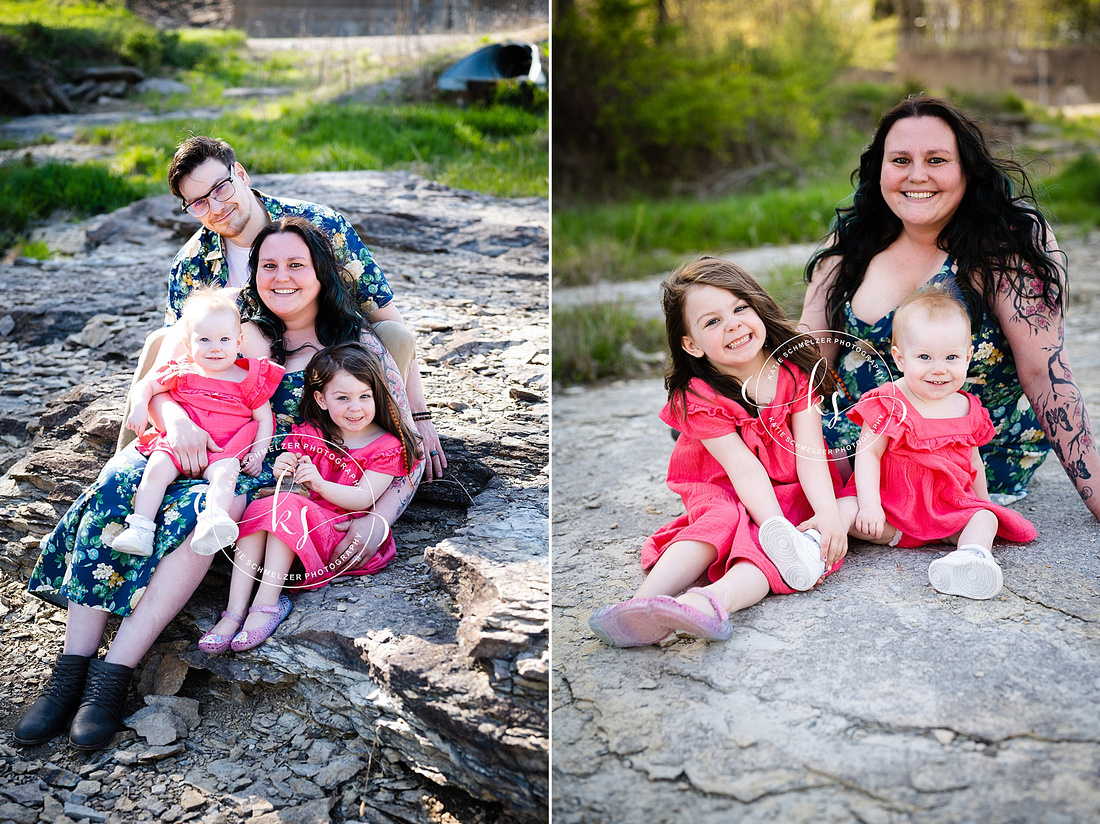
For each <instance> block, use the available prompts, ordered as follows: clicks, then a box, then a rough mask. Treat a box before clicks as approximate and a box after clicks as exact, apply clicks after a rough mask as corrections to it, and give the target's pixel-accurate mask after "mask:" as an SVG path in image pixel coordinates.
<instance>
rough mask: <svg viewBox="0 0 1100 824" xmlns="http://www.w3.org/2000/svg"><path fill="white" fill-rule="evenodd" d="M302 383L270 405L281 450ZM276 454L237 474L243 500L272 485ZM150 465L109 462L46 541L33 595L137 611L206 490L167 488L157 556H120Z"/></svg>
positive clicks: (293, 380) (287, 380)
mask: <svg viewBox="0 0 1100 824" xmlns="http://www.w3.org/2000/svg"><path fill="white" fill-rule="evenodd" d="M303 383H304V375H303V373H302V372H288V373H287V374H285V375H284V376H283V379H282V381H280V383H279V387H278V388H277V389H276V390H275V394H274V395H273V396H272V398H271V406H272V409H273V410H274V412H275V439H274V441H273V443H274V444H276V445H277V444H279V443H281V441H282V438H283V436H285V435H286V434H287V433H288V432H289V431H290V427H291V426H292V425H293V424H294V423H295V421H296V419H297V414H298V404H299V402H300V401H301V399H302V386H303ZM276 454H277V450H276V449H271V450H269V451H268V453H267V456H266V457H265V459H264V468H263V471H262V472H261V473H260V475H259V476H258V477H255V478H252V477H249V476H248V475H245V474H243V473H242V474H241V475H240V477H239V478H238V480H237V494H238V495H247V496H248V497H249V498H250V499H251V498H252V496H253V495H254V494H255V493H256V491H257V490H259V489H261V488H263V487H265V486H272V485H274V483H275V478H274V476H273V475H272V472H271V464H272V462H273V461H274V459H275V455H276ZM146 462H147V461H146V458H144V457H143V456H142V455H140V454H138V452H137V451H136V450H135V449H133V448H131V449H127V450H124V451H123V452H121V453H120V454H118V455H116V456H115V457H114V458H112V459H111V460H110V461H109V462H108V463H107V465H106V466H105V467H104V468H103V471H102V472H101V473H100V474H99V477H98V478H97V479H96V480H95V481H94V482H93V483H92V485H91V486H90V487H89V488H88V489H86V490H85V491H84V492H83V494H81V495H80V497H79V498H77V499H76V500H75V501H74V502H73V504H72V506H70V507H69V510H68V512H66V513H65V515H64V516H62V518H61V520H60V521H59V522H58V524H57V526H56V527H55V528H54V531H53V532H52V533H50V534H49V535H47V536H46V537H45V538H44V539H43V541H42V554H41V556H40V557H39V559H38V563H37V564H36V565H35V567H34V571H33V572H32V573H31V578H30V583H29V585H28V590H29V591H30V592H32V593H34V594H36V595H39V596H40V597H42V598H45V599H46V600H49V601H53V602H55V603H59V604H62V605H64V603H65V601H66V600H71V601H74V602H76V603H78V604H81V605H83V606H86V607H91V608H93V609H101V610H104V611H106V612H112V613H114V614H115V615H118V616H120V617H123V618H125V617H126V616H127V615H129V614H130V613H131V612H133V610H134V608H135V607H136V606H137V604H138V602H139V601H140V600H141V596H142V595H143V594H144V593H145V588H146V587H147V586H148V584H149V579H150V578H151V577H152V575H153V572H154V570H156V568H157V564H158V563H160V559H161V558H163V557H164V556H165V555H167V554H168V553H170V552H172V551H173V550H174V549H176V548H177V547H178V546H179V545H180V544H182V543H183V541H184V540H185V539H186V538H187V536H188V535H190V534H191V532H192V530H193V529H194V528H195V523H196V521H197V518H198V513H199V512H201V511H202V509H203V507H204V506H205V500H206V491H207V489H208V488H209V484H208V483H207V482H206V481H204V480H202V479H198V480H193V479H189V478H183V479H180V480H177V481H176V482H175V483H173V484H172V485H171V486H169V487H168V491H167V492H166V493H165V497H164V503H163V504H162V505H161V511H160V513H159V514H158V515H157V518H156V523H157V531H156V537H155V538H154V542H153V554H152V555H151V556H149V557H148V558H143V557H141V556H139V555H127V554H125V553H121V552H115V551H114V550H112V549H111V547H110V544H111V542H112V541H113V540H114V538H115V537H116V536H117V535H118V534H119V533H120V532H122V530H123V527H124V521H125V518H126V516H127V515H129V514H130V513H131V512H132V511H133V499H134V491H135V490H136V489H137V485H138V482H139V481H140V480H141V474H142V472H143V471H144V469H145V464H146Z"/></svg>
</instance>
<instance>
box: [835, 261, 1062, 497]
mask: <svg viewBox="0 0 1100 824" xmlns="http://www.w3.org/2000/svg"><path fill="white" fill-rule="evenodd" d="M936 284H939V285H942V287H943V288H944V290H945V291H947V292H948V293H950V294H953V295H955V296H956V297H958V298H960V299H961V298H962V293H961V291H960V290H959V286H958V282H957V273H956V271H955V265H954V261H953V260H952V259H951V258H950V257H948V258H947V260H946V261H944V264H943V268H942V269H940V271H939V272H937V273H936V275H935V276H933V278H932V279H931V280H930V281H929V282H928V285H929V286H933V285H936ZM893 325H894V312H893V311H891V312H889V313H888V314H887V315H886V316H885V317H883V318H882V319H881V320H879V321H877V322H876V323H870V324H869V323H864V322H863V321H862V320H860V319H859V318H857V317H856V316H855V315H854V314H853V313H852V306H851V304H850V303H849V304H846V305H845V306H844V328H843V329H842V330H841V331H842V332H845V333H846V334H848V335H851V336H852V337H855V338H859V339H861V340H864V341H866V342H867V343H869V344H871V345H872V346H873V347H874V348H875V349H876V350H877V352H878V354H880V355H881V356H882V361H884V362H885V364H886V366H887V368H888V369H889V370H890V375H888V376H884V375H883V370H882V362H881V361H874V360H871V359H868V358H866V357H864V356H863V354H861V353H859V352H857V351H855V350H854V348H852V347H849V350H850V351H846V350H845V349H844V348H842V349H841V356H840V362H839V363H838V364H837V371H838V372H839V374H840V378H841V380H843V382H844V387H845V389H846V390H847V394H848V395H849V397H848V398H847V399H846V400H847V401H848V402H849V403H855V401H857V400H859V398H860V397H862V395H863V393H864V392H866V391H868V390H870V389H874V388H875V387H876V386H878V385H880V384H881V383H884V382H885V381H886V380H893V379H896V378H898V377H900V375H901V370H899V369H898V368H897V364H895V363H894V359H893V358H892V357H891V356H890V337H891V335H892V333H893ZM963 388H964V389H966V391H968V392H970V393H971V394H973V395H975V396H976V397H977V398H978V400H980V401H981V402H982V406H984V407H985V408H986V410H988V412H989V415H990V417H991V418H992V419H993V426H994V428H995V429H996V430H997V434H996V435H995V436H994V437H993V440H992V441H990V442H989V443H988V444H987V445H986V446H983V447H980V449H979V451H980V452H981V456H982V460H983V461H984V462H985V474H986V479H987V480H988V483H989V492H990V496H991V497H993V499H994V501H995V502H996V503H1000V504H1005V503H1011V502H1012V501H1014V500H1019V499H1020V498H1022V497H1023V496H1024V495H1026V494H1027V484H1028V481H1030V480H1031V476H1032V475H1033V474H1034V473H1035V470H1036V469H1038V468H1039V465H1040V464H1041V463H1042V462H1043V459H1044V458H1045V457H1046V456H1047V453H1048V452H1049V451H1050V444H1049V443H1048V442H1047V439H1046V436H1045V435H1044V434H1043V430H1042V428H1041V427H1040V426H1039V420H1038V418H1037V417H1036V416H1035V412H1034V411H1033V410H1032V408H1031V404H1030V403H1029V402H1028V399H1027V396H1025V395H1024V393H1023V390H1022V389H1021V388H1020V379H1019V377H1018V375H1017V373H1016V362H1015V361H1014V360H1013V357H1012V350H1011V348H1010V347H1009V345H1008V341H1007V340H1006V339H1005V336H1004V332H1003V331H1002V330H1001V326H1000V324H999V323H998V322H997V319H996V318H995V317H993V316H992V315H991V314H990V313H988V312H986V313H985V319H984V320H983V321H982V326H981V328H980V329H979V330H978V332H977V334H975V336H974V360H973V361H972V362H971V364H970V373H969V376H968V378H967V382H966V384H965V385H964V386H963ZM841 406H843V403H842V404H841ZM822 424H823V426H824V430H825V441H826V443H827V444H828V445H829V447H830V448H833V449H842V450H844V451H845V453H847V454H851V450H852V448H853V445H854V444H855V442H856V440H857V439H858V438H859V427H858V426H856V425H855V424H854V423H852V421H850V420H848V417H847V416H846V415H844V414H840V415H837V416H832V415H829V414H826V415H825V417H824V418H823V420H822Z"/></svg>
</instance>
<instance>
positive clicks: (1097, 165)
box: [1040, 152, 1100, 230]
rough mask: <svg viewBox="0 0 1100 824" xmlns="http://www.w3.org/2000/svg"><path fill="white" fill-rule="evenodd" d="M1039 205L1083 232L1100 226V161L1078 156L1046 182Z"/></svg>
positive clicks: (1046, 212)
mask: <svg viewBox="0 0 1100 824" xmlns="http://www.w3.org/2000/svg"><path fill="white" fill-rule="evenodd" d="M1040 203H1041V204H1042V205H1043V206H1044V207H1045V208H1044V210H1043V211H1044V213H1045V214H1047V215H1048V216H1050V217H1051V219H1052V220H1057V222H1058V223H1060V224H1062V225H1068V226H1072V227H1074V228H1077V229H1082V230H1089V229H1094V228H1096V227H1097V226H1100V160H1098V159H1097V157H1096V155H1095V154H1093V153H1091V152H1086V153H1085V154H1082V155H1079V156H1078V157H1077V159H1076V160H1074V161H1073V162H1071V163H1070V164H1069V165H1068V166H1066V167H1065V168H1064V169H1063V170H1062V171H1061V172H1059V173H1058V174H1056V175H1054V176H1053V177H1051V178H1049V179H1048V180H1046V181H1045V183H1044V185H1043V188H1042V191H1041V193H1040Z"/></svg>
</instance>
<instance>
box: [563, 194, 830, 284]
mask: <svg viewBox="0 0 1100 824" xmlns="http://www.w3.org/2000/svg"><path fill="white" fill-rule="evenodd" d="M850 194H851V186H850V184H849V183H848V182H847V180H846V179H839V180H835V181H832V182H822V183H813V184H809V185H806V186H801V187H786V188H780V189H774V190H771V191H766V192H761V193H759V194H751V195H737V196H733V197H727V198H722V199H719V200H711V201H698V200H687V199H677V200H665V201H636V202H633V203H629V204H613V205H601V206H590V207H579V208H574V209H568V210H562V211H557V212H555V214H554V218H553V228H554V282H555V285H561V286H574V285H579V284H584V283H592V282H595V281H597V280H629V279H633V278H639V277H646V276H650V275H653V274H656V273H660V272H662V271H667V270H668V269H669V268H670V266H672V265H675V263H676V262H678V261H680V260H682V259H683V258H685V257H687V256H688V255H691V254H695V253H698V252H704V251H711V252H724V251H730V250H734V249H742V248H749V247H753V246H760V245H762V244H766V243H795V242H802V241H811V240H818V239H820V238H823V237H824V236H825V234H826V233H827V232H828V229H829V222H830V221H831V220H832V218H833V216H834V214H835V210H836V207H837V206H838V205H840V204H841V203H843V202H844V201H845V198H847V197H848V196H849V195H850Z"/></svg>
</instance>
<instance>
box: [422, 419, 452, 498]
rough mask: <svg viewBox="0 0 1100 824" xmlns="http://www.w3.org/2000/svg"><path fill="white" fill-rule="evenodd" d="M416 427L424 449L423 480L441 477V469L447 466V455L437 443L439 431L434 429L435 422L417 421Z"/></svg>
mask: <svg viewBox="0 0 1100 824" xmlns="http://www.w3.org/2000/svg"><path fill="white" fill-rule="evenodd" d="M416 429H417V431H418V432H419V433H420V437H421V438H423V440H422V441H421V447H422V448H423V449H424V459H425V467H424V480H425V481H427V482H428V483H431V482H432V481H434V480H437V479H439V478H442V477H443V470H444V469H446V468H447V456H446V455H444V454H443V446H442V444H440V443H439V433H438V432H436V431H435V424H434V423H432V422H431V421H430V420H429V421H417V422H416Z"/></svg>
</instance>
